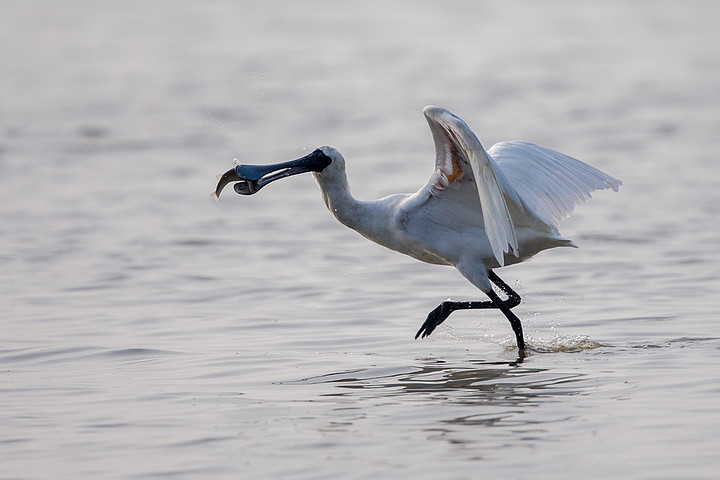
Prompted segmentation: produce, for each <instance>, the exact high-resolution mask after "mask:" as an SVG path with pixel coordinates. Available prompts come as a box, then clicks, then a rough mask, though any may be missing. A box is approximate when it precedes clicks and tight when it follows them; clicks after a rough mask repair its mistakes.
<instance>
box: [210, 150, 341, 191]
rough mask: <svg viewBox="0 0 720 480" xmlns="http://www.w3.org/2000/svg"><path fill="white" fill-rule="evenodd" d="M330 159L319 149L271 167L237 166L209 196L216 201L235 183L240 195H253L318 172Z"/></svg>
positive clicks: (219, 182) (226, 174)
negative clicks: (284, 180) (294, 177)
mask: <svg viewBox="0 0 720 480" xmlns="http://www.w3.org/2000/svg"><path fill="white" fill-rule="evenodd" d="M330 162H331V160H330V158H329V157H327V156H326V155H325V154H324V153H323V152H322V151H321V150H320V149H316V150H315V151H313V152H312V153H310V154H309V155H306V156H304V157H302V158H298V159H297V160H291V161H289V162H282V163H275V164H271V165H238V166H237V167H235V168H232V169H230V170H228V171H227V172H225V173H224V174H223V175H222V176H221V177H220V180H219V181H218V184H217V187H215V191H214V192H213V193H212V194H211V195H210V196H211V197H212V198H214V199H215V200H216V201H217V200H218V199H219V198H220V193H221V192H222V191H223V189H224V188H225V186H227V184H228V183H232V182H237V183H235V185H234V186H233V188H234V189H235V192H237V193H239V194H240V195H253V194H255V193H257V192H259V191H260V189H261V188H262V187H264V186H265V185H267V184H269V183H271V182H274V181H275V180H280V179H281V178H285V177H289V176H291V175H297V174H300V173H305V172H319V171H321V170H322V169H324V168H325V167H327V166H328V165H330Z"/></svg>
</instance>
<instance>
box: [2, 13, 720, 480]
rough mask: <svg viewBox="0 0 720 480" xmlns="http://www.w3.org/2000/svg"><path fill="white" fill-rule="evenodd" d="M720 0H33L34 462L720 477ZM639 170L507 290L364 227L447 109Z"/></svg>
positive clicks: (13, 71)
mask: <svg viewBox="0 0 720 480" xmlns="http://www.w3.org/2000/svg"><path fill="white" fill-rule="evenodd" d="M719 16H720V8H719V7H718V4H717V3H716V2H710V1H707V2H702V1H698V2H690V3H680V2H661V1H660V2H605V1H603V2H599V1H598V2H572V3H570V2H550V3H548V2H515V1H509V2H469V1H468V2H450V3H448V2H442V4H441V3H440V2H356V3H353V4H350V3H343V4H338V3H337V2H321V1H310V2H264V3H259V2H255V3H251V2H230V1H220V0H218V1H210V2H194V3H186V2H170V1H151V2H135V1H125V2H94V1H92V2H91V1H85V2H83V1H72V2H44V1H38V2H25V1H15V0H10V1H7V2H5V3H4V4H3V9H2V15H0V65H1V66H0V271H1V272H2V275H0V319H1V321H2V334H0V374H1V375H2V382H1V383H0V424H1V425H2V428H1V429H0V432H1V433H0V478H12V479H39V478H127V479H131V478H132V479H139V478H161V477H169V478H297V479H300V478H308V479H321V478H328V479H330V478H332V479H336V478H358V479H360V478H373V479H375V478H415V479H417V478H428V479H429V478H453V479H464V478H468V479H469V478H496V477H497V478H500V477H502V478H542V479H557V478H578V477H590V478H638V479H658V478H668V479H676V478H703V479H711V478H716V475H717V471H718V468H719V467H720V461H719V460H718V456H717V452H718V451H720V440H719V439H718V438H719V437H718V435H717V431H718V429H719V428H720V407H718V405H720V401H719V399H720V368H719V367H718V365H720V333H719V332H718V323H719V322H718V314H717V310H718V293H719V292H720V288H719V287H720V282H719V281H718V275H719V273H720V268H719V267H718V265H719V263H720V254H718V249H717V246H718V245H719V244H720V223H719V221H718V218H719V216H720V207H719V206H718V205H720V193H719V192H720V189H718V187H717V185H718V180H720V168H719V167H718V160H717V151H718V148H717V138H718V135H717V134H718V132H719V131H720V113H719V112H720V89H718V80H719V79H720V34H719V33H718V29H717V26H716V19H717V18H718V17H719ZM427 104H437V105H441V106H444V107H446V108H449V109H451V110H452V111H454V112H455V113H457V114H458V115H460V116H461V117H463V118H464V119H465V120H466V121H467V122H468V123H469V124H470V125H471V126H472V127H473V128H474V130H475V131H476V133H477V134H478V136H479V138H480V139H481V141H483V143H484V144H485V146H486V147H489V146H490V145H492V144H493V143H495V142H498V141H501V140H509V139H522V140H528V141H533V142H536V143H540V144H543V145H546V146H548V147H551V148H554V149H557V150H560V151H563V152H566V153H568V154H570V155H573V156H575V157H577V158H580V159H582V160H584V161H586V162H588V163H591V164H593V165H595V166H597V167H598V168H601V169H602V170H604V171H607V172H608V173H610V174H611V175H613V176H616V177H618V178H621V179H622V180H623V181H624V185H623V187H622V188H621V190H620V192H619V193H617V194H615V193H612V192H609V191H603V192H598V193H597V194H596V195H594V198H593V200H592V201H591V202H589V203H587V204H586V205H582V206H580V207H579V208H578V210H577V212H576V213H575V215H574V216H573V217H571V218H570V219H569V220H567V221H566V222H565V223H564V224H563V226H562V228H563V234H565V235H566V236H568V237H569V238H572V239H573V240H575V242H576V243H578V245H580V247H581V248H580V249H577V250H576V249H556V250H554V251H549V252H543V253H541V254H540V255H538V257H537V258H535V259H533V260H532V261H530V262H527V263H525V264H521V265H516V266H513V267H508V268H505V269H501V270H499V274H500V275H501V276H502V277H503V278H504V279H505V280H506V281H507V282H509V283H510V284H511V285H512V286H513V287H514V288H516V289H517V290H518V292H519V293H520V294H521V295H522V296H523V303H522V304H521V305H520V306H519V307H517V309H516V310H515V311H516V312H517V313H518V315H519V317H520V318H521V319H522V320H523V323H524V326H525V331H526V336H527V340H528V343H529V346H530V350H529V352H528V354H527V355H526V356H523V357H520V356H518V352H517V350H516V349H515V348H514V347H513V345H514V338H513V336H512V332H511V330H510V328H509V325H508V323H507V321H506V320H505V319H504V318H502V317H501V316H500V315H499V314H498V313H497V312H490V311H484V312H458V313H456V314H454V315H453V316H452V317H451V318H450V319H449V320H448V321H447V322H446V323H445V324H443V325H442V326H441V327H439V328H438V330H437V331H436V332H435V333H434V334H433V335H432V336H431V337H429V338H427V339H425V340H417V341H416V340H413V335H414V333H415V331H416V330H417V328H418V327H419V326H420V324H421V323H422V321H423V320H424V318H425V316H426V315H427V313H428V312H429V311H430V310H431V309H432V308H434V307H435V306H436V305H437V304H438V303H439V302H440V301H442V300H444V299H446V298H447V297H450V296H452V297H453V298H470V299H472V298H479V292H478V291H477V290H475V289H474V287H472V286H471V285H469V284H468V283H467V282H465V281H464V280H463V278H462V277H460V275H459V274H458V273H457V272H455V271H454V270H452V269H450V268H443V267H437V266H431V265H424V264H420V263H419V262H417V261H414V260H412V259H410V258H406V257H403V256H401V255H399V254H396V253H394V252H390V251H388V250H385V249H383V248H382V247H379V246H377V245H374V244H372V243H370V242H368V241H367V240H365V239H363V238H362V237H360V236H359V235H357V234H356V233H354V232H352V231H350V230H348V229H346V228H345V227H343V226H342V225H339V224H337V222H336V221H335V220H334V218H333V217H332V215H330V214H329V213H328V212H327V210H326V209H325V206H324V205H323V202H322V201H321V199H320V195H319V193H318V188H317V186H316V185H314V183H313V180H312V178H311V177H310V176H305V177H294V178H292V179H290V180H286V181H284V182H278V183H276V184H273V185H272V186H271V187H268V188H267V189H265V190H263V191H262V192H261V193H260V194H258V195H256V196H253V197H239V196H237V195H234V194H232V192H231V191H228V192H226V193H225V194H224V195H223V197H222V198H221V201H220V204H219V207H218V206H216V205H215V204H214V203H213V202H212V201H211V200H210V199H209V198H208V194H209V193H210V192H211V191H212V189H213V187H214V184H215V182H216V180H217V175H218V174H219V173H222V172H223V171H225V170H227V169H228V168H229V167H230V166H231V165H232V160H233V158H236V159H237V160H239V161H244V162H249V163H263V162H267V163H271V162H277V161H283V160H288V159H292V158H297V157H299V156H301V155H303V154H305V153H307V152H308V151H310V150H311V149H313V148H315V147H316V146H318V145H324V144H330V145H333V146H335V147H337V148H338V149H340V150H341V151H342V152H343V154H344V155H345V158H346V159H347V161H348V177H349V180H350V183H351V186H352V188H353V193H354V194H355V195H356V196H357V197H359V198H362V199H369V198H376V197H379V196H383V195H387V194H390V193H395V192H411V191H414V190H415V189H417V188H418V187H419V186H421V185H422V184H423V183H424V182H425V181H426V180H427V178H428V176H429V175H430V173H431V170H432V162H433V146H432V140H431V137H430V134H429V131H428V129H427V125H426V124H425V121H424V119H423V118H422V114H421V112H422V108H423V107H424V106H425V105H427Z"/></svg>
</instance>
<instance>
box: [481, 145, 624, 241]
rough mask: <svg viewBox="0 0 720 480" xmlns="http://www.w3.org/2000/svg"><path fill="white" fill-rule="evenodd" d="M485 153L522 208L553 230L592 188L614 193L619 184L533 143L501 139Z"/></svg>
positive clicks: (577, 162) (613, 179)
mask: <svg viewBox="0 0 720 480" xmlns="http://www.w3.org/2000/svg"><path fill="white" fill-rule="evenodd" d="M488 154H489V155H490V156H491V157H492V158H493V160H494V161H495V162H496V164H497V165H498V166H499V167H500V168H501V169H502V172H503V174H504V176H505V178H506V179H507V181H508V182H509V185H510V186H512V187H513V188H514V190H515V192H517V194H518V195H519V196H520V197H521V198H522V200H523V201H524V203H525V208H529V209H530V210H532V211H533V213H534V214H535V215H536V216H538V217H539V218H540V219H541V220H542V221H543V222H545V223H547V224H548V225H552V226H553V227H555V228H556V229H557V228H558V224H559V223H560V221H561V220H564V219H565V218H567V217H568V216H569V215H570V214H571V213H572V211H573V209H574V208H575V206H576V205H578V204H580V203H583V202H584V201H585V200H587V199H588V198H590V196H591V195H590V192H592V191H593V190H602V189H605V188H612V189H613V190H615V191H616V192H617V190H618V187H619V186H620V185H622V182H621V181H620V180H618V179H616V178H613V177H611V176H610V175H607V174H605V173H603V172H601V171H600V170H598V169H597V168H594V167H591V166H590V165H588V164H586V163H583V162H581V161H580V160H576V159H574V158H572V157H568V156H567V155H563V154H562V153H560V152H556V151H555V150H550V149H549V148H545V147H541V146H540V145H535V144H534V143H528V142H517V141H513V142H502V143H498V144H496V145H493V146H492V148H490V150H488ZM503 187H504V185H501V188H503Z"/></svg>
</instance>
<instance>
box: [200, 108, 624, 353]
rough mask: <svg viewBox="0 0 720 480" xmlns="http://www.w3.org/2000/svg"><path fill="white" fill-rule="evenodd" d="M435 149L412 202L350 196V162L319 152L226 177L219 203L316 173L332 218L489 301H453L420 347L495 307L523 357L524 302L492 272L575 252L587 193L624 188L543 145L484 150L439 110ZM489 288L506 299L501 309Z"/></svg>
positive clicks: (434, 114) (435, 316)
mask: <svg viewBox="0 0 720 480" xmlns="http://www.w3.org/2000/svg"><path fill="white" fill-rule="evenodd" d="M423 113H424V114H425V118H426V119H427V122H428V123H429V124H430V130H431V132H432V135H433V140H434V141H435V171H434V172H433V174H432V176H431V177H430V180H429V181H428V182H427V184H426V185H425V186H424V187H422V188H421V189H420V190H418V191H417V192H415V193H414V194H398V195H390V196H388V197H385V198H381V199H380V200H374V201H369V202H365V201H359V200H356V199H354V198H353V197H352V195H351V194H350V189H349V187H348V182H347V177H346V175H345V159H344V158H343V156H342V155H340V152H338V151H337V150H335V149H334V148H332V147H320V148H318V149H317V150H315V151H314V152H312V153H311V154H309V155H306V156H305V157H302V158H300V159H298V160H293V161H290V162H284V163H277V164H273V165H238V166H237V167H235V168H233V169H231V170H228V171H227V172H225V174H224V175H223V176H222V177H221V178H220V181H219V182H218V185H217V188H216V189H215V192H214V193H213V196H214V197H215V199H216V200H217V198H218V196H219V195H220V192H221V191H222V189H223V188H224V187H225V186H226V185H227V184H228V183H230V182H237V183H235V185H234V189H235V191H236V192H237V193H239V194H242V195H252V194H254V193H257V192H258V191H259V190H260V189H261V188H262V187H264V186H265V185H267V184H268V183H270V182H273V181H275V180H278V179H281V178H285V177H289V176H291V175H296V174H298V173H304V172H313V176H314V177H315V179H316V180H317V182H318V184H319V185H320V190H321V191H322V195H323V199H324V200H325V204H326V205H327V207H328V209H329V210H330V211H331V212H332V213H333V215H335V217H336V218H337V219H338V220H339V221H340V222H341V223H343V224H344V225H347V226H348V227H350V228H352V229H353V230H356V231H357V232H359V233H360V234H361V235H363V236H364V237H367V238H369V239H370V240H372V241H374V242H376V243H379V244H380V245H383V246H385V247H387V248H390V249H392V250H396V251H398V252H400V253H404V254H406V255H410V256H411V257H414V258H416V259H418V260H422V261H423V262H428V263H433V264H437V265H452V266H453V267H455V268H456V269H457V270H458V271H459V272H460V273H461V274H462V275H463V276H464V277H465V278H466V279H468V280H469V281H470V283H472V284H473V285H475V286H476V287H477V288H479V289H480V290H482V291H483V292H485V294H486V295H487V296H488V297H489V298H490V301H484V302H480V301H466V302H457V301H452V300H446V301H444V302H442V303H441V304H440V305H438V306H437V307H436V308H435V309H434V310H433V311H432V312H430V313H429V314H428V316H427V319H426V320H425V322H424V323H423V324H422V326H421V327H420V330H418V332H417V334H416V335H415V338H416V339H417V338H418V337H419V336H422V337H423V338H424V337H427V336H428V335H430V334H431V333H432V332H433V330H435V328H436V327H437V326H438V325H440V324H441V323H442V322H443V321H445V319H446V318H447V317H448V316H449V315H450V314H451V313H452V312H454V311H455V310H461V309H479V308H497V309H499V310H500V311H502V313H503V314H504V315H505V316H506V317H507V319H508V320H509V321H510V324H511V325H512V329H513V331H514V332H515V337H516V339H517V346H518V349H520V350H524V349H525V340H524V339H523V332H522V324H521V323H520V319H518V317H517V316H515V314H514V313H513V312H512V311H511V310H510V309H511V308H513V307H515V306H517V305H518V304H519V303H520V296H519V295H518V294H517V293H516V292H515V291H514V290H513V289H512V288H510V286H509V285H507V284H506V283H505V282H503V281H502V280H501V279H500V277H498V276H497V274H495V272H493V270H492V269H494V268H498V267H502V266H505V265H512V264H515V263H519V262H522V261H523V260H526V259H528V258H530V257H532V256H533V255H535V254H536V253H538V252H540V251H541V250H545V249H547V248H553V247H564V246H570V247H574V246H575V244H574V243H573V242H572V241H571V240H569V239H567V238H564V237H562V236H560V232H559V231H558V224H559V222H560V221H561V220H563V219H564V218H566V217H567V216H568V215H570V213H571V212H572V210H573V209H574V208H575V205H577V204H579V203H581V202H584V201H585V200H586V199H588V198H590V192H592V191H593V190H600V189H605V188H608V187H609V188H612V189H613V190H615V191H617V190H618V187H619V186H620V185H621V184H622V182H621V181H620V180H617V179H615V178H613V177H611V176H609V175H607V174H605V173H603V172H601V171H600V170H597V169H596V168H593V167H591V166H590V165H587V164H585V163H583V162H581V161H579V160H576V159H574V158H571V157H568V156H566V155H563V154H562V153H559V152H556V151H554V150H550V149H548V148H545V147H541V146H539V145H535V144H532V143H526V142H516V141H513V142H502V143H498V144H496V145H494V146H493V147H492V148H491V149H490V150H488V151H485V149H484V148H483V146H482V145H481V144H480V141H479V140H478V138H477V137H476V136H475V134H474V133H473V131H472V130H470V127H468V126H467V124H466V123H465V122H464V121H462V120H461V119H460V118H458V117H456V116H455V115H453V114H452V113H451V112H449V111H447V110H445V109H443V108H440V107H432V106H431V107H425V110H424V111H423ZM491 282H492V283H494V284H495V285H496V286H497V287H498V288H499V289H500V290H502V292H503V293H505V295H507V297H508V298H507V300H502V299H501V298H500V296H499V295H498V294H497V293H495V291H494V290H493V287H492V285H491Z"/></svg>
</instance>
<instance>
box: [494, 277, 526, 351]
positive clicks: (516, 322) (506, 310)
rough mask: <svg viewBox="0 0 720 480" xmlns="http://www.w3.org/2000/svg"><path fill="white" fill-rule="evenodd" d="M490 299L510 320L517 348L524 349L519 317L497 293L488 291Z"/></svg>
mask: <svg viewBox="0 0 720 480" xmlns="http://www.w3.org/2000/svg"><path fill="white" fill-rule="evenodd" d="M487 296H488V297H490V300H492V301H493V303H494V304H495V305H496V306H497V308H499V309H500V311H501V312H503V313H504V314H505V317H507V319H508V320H509V321H510V325H511V326H512V329H513V332H515V338H516V339H517V346H518V350H525V339H524V338H523V330H522V323H520V319H519V318H518V317H517V316H516V315H515V314H514V313H513V312H512V310H510V308H509V307H508V306H507V305H506V304H505V302H504V301H503V300H502V299H501V298H500V297H499V296H498V294H497V293H495V292H493V291H490V292H488V293H487Z"/></svg>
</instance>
